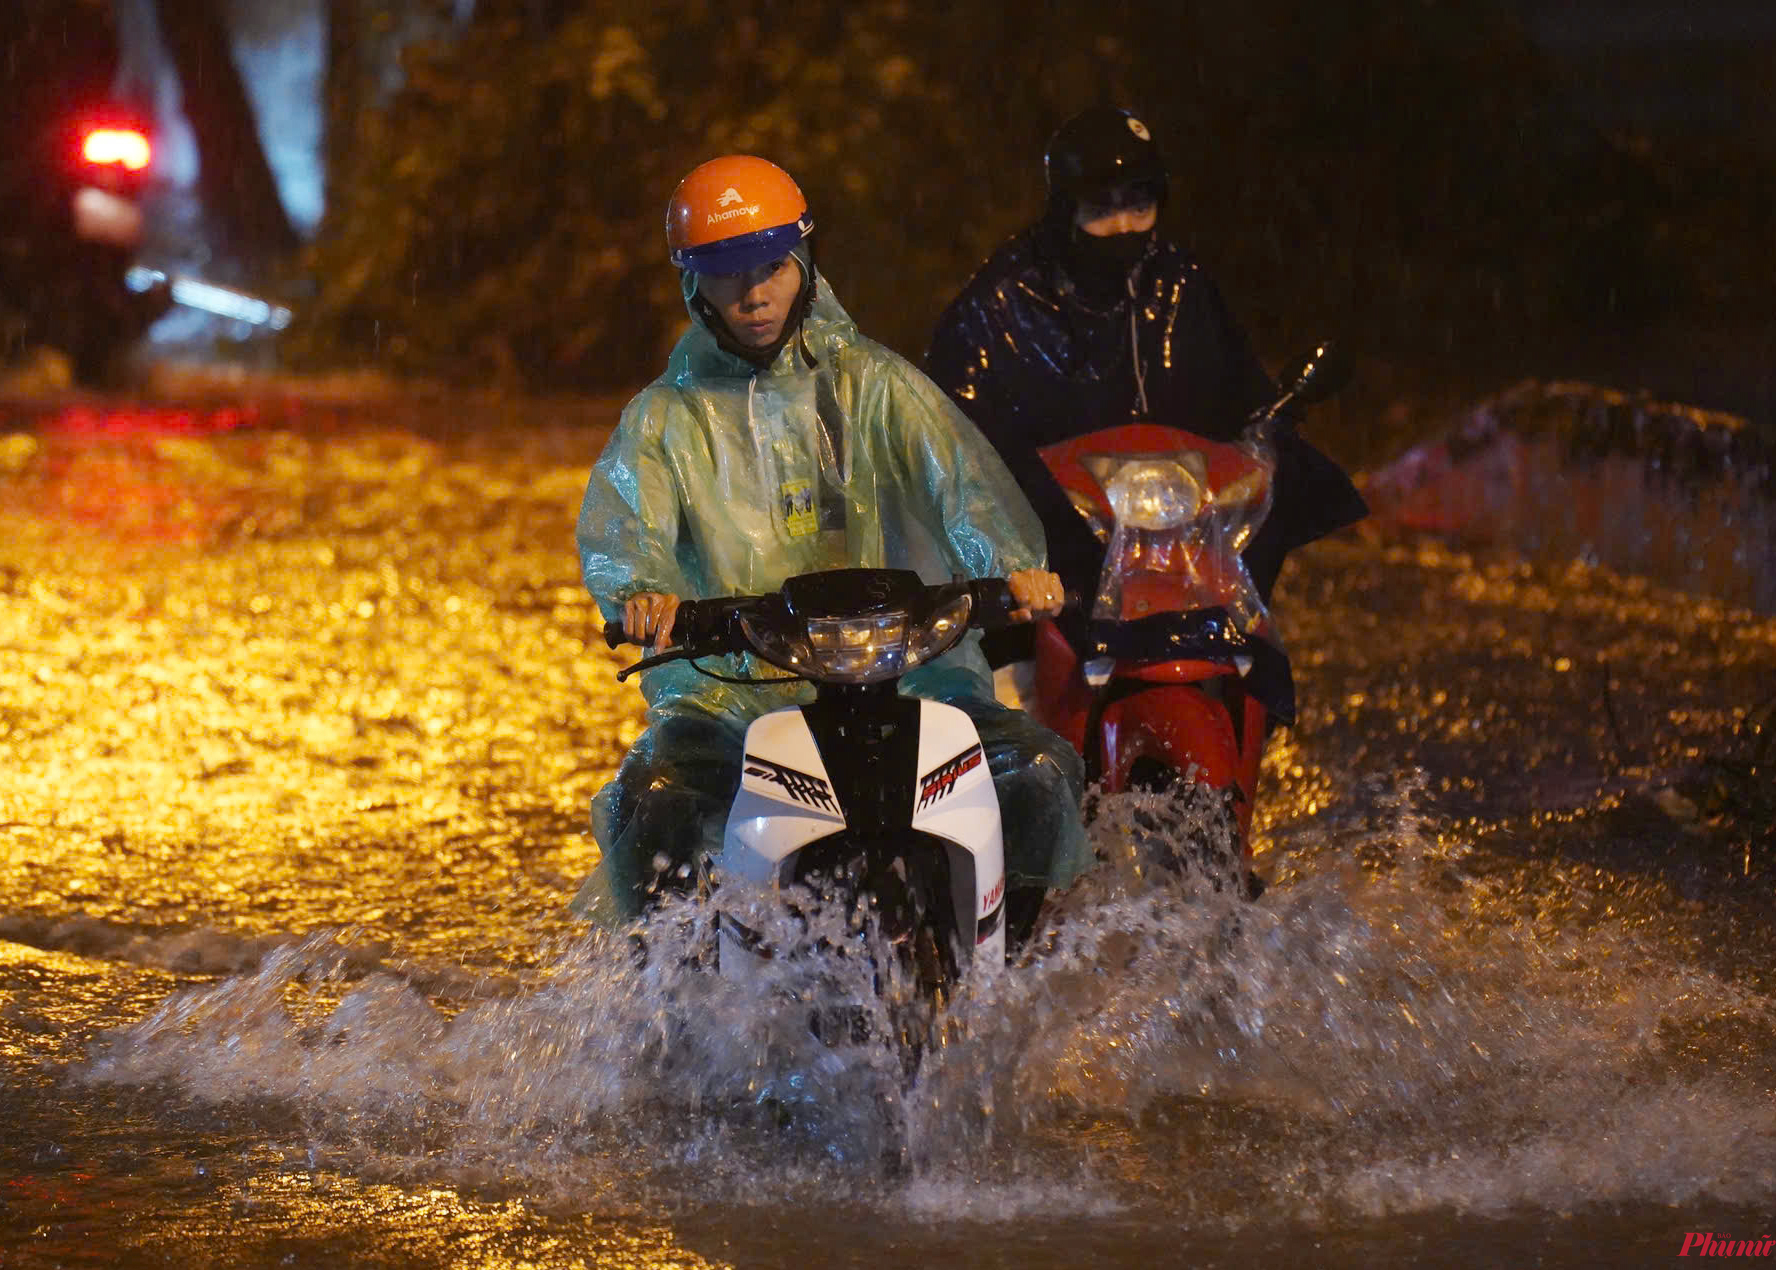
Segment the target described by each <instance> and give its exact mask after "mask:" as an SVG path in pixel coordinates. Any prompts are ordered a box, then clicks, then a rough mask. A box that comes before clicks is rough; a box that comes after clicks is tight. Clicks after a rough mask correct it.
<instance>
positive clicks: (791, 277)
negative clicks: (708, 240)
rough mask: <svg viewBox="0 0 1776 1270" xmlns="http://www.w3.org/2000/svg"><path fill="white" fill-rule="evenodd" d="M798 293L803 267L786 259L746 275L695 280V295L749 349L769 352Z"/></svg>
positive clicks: (729, 275)
mask: <svg viewBox="0 0 1776 1270" xmlns="http://www.w3.org/2000/svg"><path fill="white" fill-rule="evenodd" d="M801 290H802V267H801V265H799V264H798V263H796V261H795V260H794V259H793V258H792V257H789V256H784V257H782V258H781V259H778V260H773V261H771V262H770V263H769V264H763V265H760V266H758V267H757V268H756V269H751V270H748V271H747V272H746V273H706V274H703V275H702V276H700V277H699V278H698V279H697V293H698V294H699V295H701V296H702V297H703V298H704V299H705V300H707V301H709V303H710V304H711V305H712V306H714V308H715V311H716V312H717V313H719V314H721V319H722V321H723V322H726V323H727V325H728V330H729V331H730V332H731V333H732V334H733V336H734V338H735V339H737V340H739V341H740V342H741V343H742V344H744V345H746V347H748V348H769V347H771V345H773V344H775V343H776V342H777V337H778V336H780V335H782V334H783V324H784V323H785V322H787V321H788V320H789V311H790V308H791V306H793V305H794V304H795V299H796V296H797V295H798V294H800V293H801Z"/></svg>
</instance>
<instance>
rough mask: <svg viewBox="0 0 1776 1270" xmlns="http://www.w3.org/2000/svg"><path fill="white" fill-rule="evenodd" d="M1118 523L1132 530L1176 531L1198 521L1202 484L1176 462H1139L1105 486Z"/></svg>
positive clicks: (1119, 471)
mask: <svg viewBox="0 0 1776 1270" xmlns="http://www.w3.org/2000/svg"><path fill="white" fill-rule="evenodd" d="M1104 493H1105V495H1106V496H1107V497H1108V498H1109V499H1110V508H1111V510H1112V511H1114V512H1115V513H1116V523H1117V524H1118V525H1121V526H1124V527H1126V528H1129V529H1148V530H1152V529H1177V528H1180V527H1182V526H1184V525H1188V524H1189V523H1190V522H1191V521H1192V520H1194V519H1195V518H1196V514H1197V512H1198V511H1200V510H1201V509H1202V504H1203V483H1202V481H1201V479H1199V478H1198V476H1197V475H1196V474H1195V473H1194V472H1192V471H1191V470H1190V469H1189V468H1187V467H1185V466H1184V464H1182V463H1180V462H1178V461H1177V460H1176V459H1156V458H1150V459H1139V460H1136V461H1134V462H1131V463H1124V464H1122V465H1121V466H1119V467H1118V468H1117V469H1116V471H1115V473H1114V474H1113V475H1111V477H1110V479H1109V480H1108V481H1106V482H1105V483H1104Z"/></svg>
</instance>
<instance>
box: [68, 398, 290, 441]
mask: <svg viewBox="0 0 1776 1270" xmlns="http://www.w3.org/2000/svg"><path fill="white" fill-rule="evenodd" d="M260 418H261V415H260V410H259V407H258V406H254V405H245V406H218V407H217V408H216V409H214V410H190V409H184V408H179V407H169V406H124V407H117V406H108V407H103V408H101V407H98V406H84V405H83V406H68V407H65V408H64V409H62V410H61V411H59V412H58V413H56V414H54V415H52V416H50V417H49V418H48V419H46V420H44V421H43V424H42V430H43V431H44V432H46V433H52V434H61V435H64V436H74V437H115V438H119V439H124V438H130V437H150V438H152V437H168V436H172V437H201V436H212V435H214V434H215V433H218V432H233V431H235V430H236V429H238V428H247V427H252V426H253V425H254V424H257V423H258V422H260Z"/></svg>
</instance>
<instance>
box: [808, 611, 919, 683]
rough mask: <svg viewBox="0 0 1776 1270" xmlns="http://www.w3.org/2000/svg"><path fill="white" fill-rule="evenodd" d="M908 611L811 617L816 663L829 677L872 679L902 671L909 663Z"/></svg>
mask: <svg viewBox="0 0 1776 1270" xmlns="http://www.w3.org/2000/svg"><path fill="white" fill-rule="evenodd" d="M906 643H907V615H906V614H905V613H904V612H899V611H896V612H893V613H877V614H874V615H872V616H870V617H848V618H827V617H814V618H809V619H808V644H809V647H811V648H812V649H813V651H814V665H815V667H816V669H817V670H818V671H819V673H820V674H821V675H822V676H823V677H824V678H828V679H837V680H839V681H841V682H845V683H870V682H872V681H874V680H877V679H888V678H891V677H892V676H894V675H898V674H900V673H901V671H902V670H903V669H905V664H906Z"/></svg>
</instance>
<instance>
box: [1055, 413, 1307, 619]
mask: <svg viewBox="0 0 1776 1270" xmlns="http://www.w3.org/2000/svg"><path fill="white" fill-rule="evenodd" d="M1115 431H1116V432H1122V431H1123V430H1120V429H1119V430H1115ZM1163 431H1164V432H1166V433H1169V434H1170V435H1171V436H1172V437H1174V438H1176V439H1177V440H1178V441H1180V442H1184V441H1189V442H1196V443H1198V444H1197V445H1196V446H1192V447H1190V448H1183V447H1181V448H1178V449H1174V450H1169V451H1167V450H1153V449H1147V450H1143V451H1140V452H1136V451H1125V450H1108V449H1097V450H1088V451H1087V452H1085V453H1082V454H1080V455H1079V456H1078V462H1079V465H1080V466H1081V467H1083V468H1084V469H1085V470H1086V471H1087V472H1088V473H1089V474H1090V475H1091V477H1092V479H1093V480H1095V481H1096V482H1097V485H1098V488H1099V489H1100V490H1101V491H1102V495H1103V498H1104V500H1105V501H1106V502H1107V503H1108V504H1109V510H1110V512H1111V521H1110V525H1109V534H1108V542H1107V544H1106V549H1105V553H1104V568H1103V572H1102V574H1101V575H1100V577H1099V581H1098V589H1097V593H1096V595H1094V596H1093V598H1092V617H1093V618H1095V619H1099V620H1105V621H1115V622H1128V621H1135V620H1138V619H1140V618H1143V617H1150V616H1153V615H1155V614H1158V613H1166V612H1189V611H1192V610H1196V609H1204V608H1215V607H1219V608H1224V609H1226V610H1227V612H1228V613H1229V615H1230V616H1231V617H1232V618H1233V620H1234V622H1235V623H1236V624H1237V625H1238V626H1239V628H1240V630H1241V631H1243V632H1244V633H1246V634H1248V635H1256V636H1261V637H1262V638H1264V639H1265V640H1266V641H1267V642H1269V643H1272V644H1278V645H1279V646H1280V641H1279V640H1278V637H1277V635H1276V632H1275V629H1274V625H1273V623H1272V622H1271V620H1270V614H1269V612H1268V610H1267V609H1266V608H1265V605H1264V601H1263V599H1262V598H1261V597H1260V595H1259V592H1258V587H1257V585H1256V584H1255V583H1254V582H1253V581H1252V576H1251V574H1250V573H1249V572H1248V571H1247V569H1246V566H1245V562H1244V560H1243V559H1242V558H1241V554H1240V553H1241V552H1243V551H1244V550H1245V549H1246V547H1247V546H1248V545H1249V544H1250V543H1251V541H1252V538H1253V536H1254V535H1255V534H1256V533H1257V532H1258V528H1259V526H1260V525H1262V524H1263V523H1264V518H1265V516H1266V514H1267V513H1268V512H1269V510H1270V502H1271V485H1272V479H1273V477H1274V475H1275V472H1276V458H1275V449H1274V447H1273V446H1272V445H1271V443H1270V438H1269V436H1268V433H1267V432H1266V431H1265V430H1263V429H1260V430H1259V431H1258V433H1257V434H1256V435H1253V436H1249V437H1248V438H1246V439H1245V440H1242V441H1241V442H1239V443H1237V444H1224V443H1217V442H1209V441H1203V440H1202V439H1201V438H1196V437H1194V436H1192V434H1189V433H1184V432H1179V431H1177V430H1175V429H1164V430H1163ZM1099 435H1100V436H1104V437H1106V438H1108V437H1110V436H1113V435H1115V433H1105V434H1099ZM1152 435H1153V434H1152V433H1146V434H1143V439H1145V440H1149V441H1150V440H1151V439H1152ZM1088 441H1089V439H1088Z"/></svg>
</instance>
